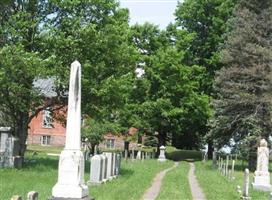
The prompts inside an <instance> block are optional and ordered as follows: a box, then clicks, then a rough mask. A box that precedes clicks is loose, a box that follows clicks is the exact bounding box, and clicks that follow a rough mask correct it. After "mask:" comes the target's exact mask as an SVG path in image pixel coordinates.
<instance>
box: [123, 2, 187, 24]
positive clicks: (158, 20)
mask: <svg viewBox="0 0 272 200" xmlns="http://www.w3.org/2000/svg"><path fill="white" fill-rule="evenodd" d="M179 2H182V0H179ZM177 4H178V0H120V5H121V7H123V8H128V9H129V11H130V24H131V25H133V24H135V23H139V24H143V23H144V22H151V23H154V24H156V25H159V27H160V28H161V29H164V28H166V26H167V25H168V24H169V23H170V22H174V20H175V16H174V12H175V9H176V7H177Z"/></svg>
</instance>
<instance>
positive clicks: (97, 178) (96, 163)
mask: <svg viewBox="0 0 272 200" xmlns="http://www.w3.org/2000/svg"><path fill="white" fill-rule="evenodd" d="M102 171H103V170H102V156H100V155H98V154H97V155H95V156H93V157H92V158H91V167H90V180H89V182H88V184H91V185H96V184H101V183H102V181H103V177H102V176H103V175H102Z"/></svg>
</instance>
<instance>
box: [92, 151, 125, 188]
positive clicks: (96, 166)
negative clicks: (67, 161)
mask: <svg viewBox="0 0 272 200" xmlns="http://www.w3.org/2000/svg"><path fill="white" fill-rule="evenodd" d="M90 162H91V167H90V180H89V181H88V183H89V184H91V185H96V184H101V183H105V182H107V181H111V180H113V179H114V178H117V176H118V175H119V173H120V167H121V154H120V153H114V152H105V153H103V154H96V155H94V156H93V157H91V160H90Z"/></svg>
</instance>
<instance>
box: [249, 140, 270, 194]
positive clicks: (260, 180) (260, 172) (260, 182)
mask: <svg viewBox="0 0 272 200" xmlns="http://www.w3.org/2000/svg"><path fill="white" fill-rule="evenodd" d="M268 165H269V149H268V147H267V142H266V140H265V139H262V140H261V141H260V147H258V151H257V170H256V171H255V173H254V181H253V183H252V185H253V188H254V189H257V190H262V191H270V190H271V185H270V174H269V172H268Z"/></svg>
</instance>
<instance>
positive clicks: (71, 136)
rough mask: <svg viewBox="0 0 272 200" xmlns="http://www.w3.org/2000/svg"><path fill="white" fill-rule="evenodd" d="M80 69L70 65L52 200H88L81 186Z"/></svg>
mask: <svg viewBox="0 0 272 200" xmlns="http://www.w3.org/2000/svg"><path fill="white" fill-rule="evenodd" d="M80 129H81V65H80V63H79V62H78V61H74V62H73V63H72V65H71V73H70V83H69V98H68V115H67V127H66V141H65V148H64V150H63V151H62V152H61V154H60V158H59V171H58V182H57V184H56V185H55V186H54V187H53V189H52V196H53V197H52V199H53V200H60V199H63V198H70V199H73V200H77V199H78V200H82V199H84V200H85V199H89V198H88V195H89V189H88V186H87V185H86V184H85V183H84V162H85V160H84V156H83V153H82V152H81V151H80V148H81V144H80V143H81V134H80Z"/></svg>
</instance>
